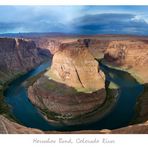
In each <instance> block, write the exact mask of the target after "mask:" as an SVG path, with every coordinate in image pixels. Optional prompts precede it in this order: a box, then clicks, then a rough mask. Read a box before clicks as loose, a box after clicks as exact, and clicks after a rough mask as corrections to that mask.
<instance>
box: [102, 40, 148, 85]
mask: <svg viewBox="0 0 148 148" xmlns="http://www.w3.org/2000/svg"><path fill="white" fill-rule="evenodd" d="M104 59H105V61H106V62H107V63H108V64H109V65H111V66H115V67H118V68H122V69H124V70H126V71H129V72H130V73H131V74H133V76H137V78H139V81H141V83H142V82H143V83H147V82H148V71H147V70H146V67H147V63H148V41H147V40H135V39H134V40H124V41H123V40H121V41H112V42H110V43H109V45H108V47H107V50H106V52H105V56H104Z"/></svg>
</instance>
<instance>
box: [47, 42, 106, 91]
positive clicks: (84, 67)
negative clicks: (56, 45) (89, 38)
mask: <svg viewBox="0 0 148 148" xmlns="http://www.w3.org/2000/svg"><path fill="white" fill-rule="evenodd" d="M99 71H100V69H99V65H98V62H97V61H95V59H94V57H93V56H92V55H91V53H90V52H89V50H88V48H86V47H85V46H83V44H80V43H79V42H73V43H68V44H62V45H61V47H60V49H59V51H58V52H57V53H55V55H54V57H53V60H52V65H51V68H50V70H49V71H48V72H47V73H46V76H49V77H50V78H51V79H53V80H55V81H57V82H60V83H64V84H66V85H68V86H71V87H74V88H76V89H77V90H78V91H85V92H87V91H88V92H93V91H97V90H99V89H101V88H104V79H103V78H102V77H104V76H103V75H102V76H101V74H102V73H99Z"/></svg>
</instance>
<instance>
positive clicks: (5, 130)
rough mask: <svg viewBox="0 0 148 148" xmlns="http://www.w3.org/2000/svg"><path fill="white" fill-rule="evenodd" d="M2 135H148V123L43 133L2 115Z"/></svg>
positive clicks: (0, 127) (0, 129)
mask: <svg viewBox="0 0 148 148" xmlns="http://www.w3.org/2000/svg"><path fill="white" fill-rule="evenodd" d="M0 133H1V134H137V133H138V134H148V121H147V122H144V123H141V124H135V125H132V126H127V127H123V128H120V129H115V130H107V129H104V130H84V131H83V130H82V131H72V132H71V131H67V132H59V131H41V130H38V129H34V128H28V127H25V126H23V125H20V124H18V123H16V122H14V121H11V120H9V119H7V118H6V117H5V116H2V115H0Z"/></svg>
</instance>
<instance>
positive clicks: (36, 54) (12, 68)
mask: <svg viewBox="0 0 148 148" xmlns="http://www.w3.org/2000/svg"><path fill="white" fill-rule="evenodd" d="M43 52H45V51H44V50H42V51H41V49H40V50H39V49H38V48H37V47H36V45H35V43H34V42H33V41H31V40H27V39H13V38H0V80H1V83H2V84H3V83H5V82H7V81H9V80H11V79H12V78H14V77H15V76H16V75H18V74H22V73H25V72H27V71H29V70H31V69H33V68H35V67H36V66H37V65H39V64H40V63H41V62H43V61H44V58H45V56H48V55H47V54H46V55H45V54H44V55H43Z"/></svg>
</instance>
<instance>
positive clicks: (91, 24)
mask: <svg viewBox="0 0 148 148" xmlns="http://www.w3.org/2000/svg"><path fill="white" fill-rule="evenodd" d="M73 26H75V30H76V31H77V32H81V33H85V34H91V33H93V34H94V33H96V34H98V33H104V34H111V33H116V34H118V33H120V34H121V33H122V34H124V33H126V34H127V33H128V34H136V33H140V34H147V33H148V32H147V28H148V24H147V23H146V22H145V20H144V19H137V18H136V15H134V14H113V13H104V14H95V15H85V16H83V17H80V18H77V19H76V20H74V21H73Z"/></svg>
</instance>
